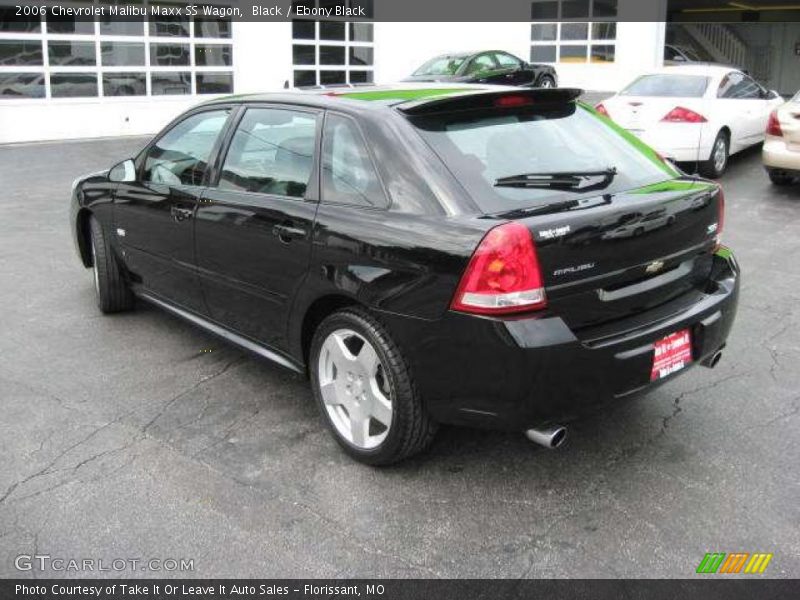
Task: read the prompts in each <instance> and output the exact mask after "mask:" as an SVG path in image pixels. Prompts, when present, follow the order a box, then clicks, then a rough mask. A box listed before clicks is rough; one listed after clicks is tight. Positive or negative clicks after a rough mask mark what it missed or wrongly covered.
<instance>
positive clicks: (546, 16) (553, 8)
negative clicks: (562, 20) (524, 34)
mask: <svg viewBox="0 0 800 600" xmlns="http://www.w3.org/2000/svg"><path fill="white" fill-rule="evenodd" d="M555 19H558V2H554V1H553V0H544V1H543V0H535V1H534V2H531V21H553V20H555Z"/></svg>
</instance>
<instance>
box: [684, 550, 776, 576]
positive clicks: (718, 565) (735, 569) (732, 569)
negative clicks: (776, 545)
mask: <svg viewBox="0 0 800 600" xmlns="http://www.w3.org/2000/svg"><path fill="white" fill-rule="evenodd" d="M771 560H772V554H771V553H769V554H767V553H765V552H757V553H755V554H750V553H749V552H732V553H730V554H726V553H725V552H709V553H707V554H706V555H705V556H704V557H703V560H701V561H700V564H699V565H697V572H698V573H753V574H755V573H763V572H764V571H766V570H767V565H768V564H769V561H771Z"/></svg>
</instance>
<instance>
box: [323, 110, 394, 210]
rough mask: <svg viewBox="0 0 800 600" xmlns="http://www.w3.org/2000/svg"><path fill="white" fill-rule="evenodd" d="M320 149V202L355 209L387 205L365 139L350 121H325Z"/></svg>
mask: <svg viewBox="0 0 800 600" xmlns="http://www.w3.org/2000/svg"><path fill="white" fill-rule="evenodd" d="M323 139H324V143H323V147H322V201H323V202H331V203H336V204H351V205H354V206H378V207H382V208H385V207H386V206H387V204H388V203H387V202H386V196H385V194H384V193H383V188H382V187H381V184H380V180H379V179H378V174H377V173H376V172H375V165H374V164H373V163H372V160H371V159H370V156H369V152H368V151H367V146H366V144H365V143H364V138H363V137H362V136H361V134H360V132H359V131H358V128H357V127H356V126H355V124H354V123H353V122H352V121H351V120H350V119H346V118H343V117H339V116H337V115H329V116H328V117H327V118H326V119H325V134H324V136H323Z"/></svg>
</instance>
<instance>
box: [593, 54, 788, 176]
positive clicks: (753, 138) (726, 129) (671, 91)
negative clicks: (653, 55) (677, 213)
mask: <svg viewBox="0 0 800 600" xmlns="http://www.w3.org/2000/svg"><path fill="white" fill-rule="evenodd" d="M781 104H783V99H782V98H781V97H780V95H779V94H778V93H777V92H771V91H768V90H767V89H765V88H764V87H763V86H761V85H760V84H759V83H757V82H756V81H755V80H753V79H752V78H751V77H749V76H748V75H746V74H745V73H742V72H741V71H737V70H736V69H732V68H730V67H721V66H717V65H686V66H680V67H665V68H663V69H659V70H657V71H653V72H650V73H646V74H644V75H641V76H640V77H638V78H637V79H635V80H634V81H633V82H632V83H631V84H629V85H628V86H627V87H626V88H625V89H623V90H622V91H621V92H619V93H618V94H615V95H614V96H612V97H611V98H608V99H607V100H604V101H603V102H602V103H601V104H598V105H597V107H596V108H597V110H598V112H600V113H603V114H605V115H606V116H608V117H609V118H611V119H613V120H614V121H615V122H616V123H617V124H618V125H620V126H622V127H624V128H625V129H627V130H629V131H630V132H631V133H634V134H636V135H637V136H639V137H640V138H641V139H642V140H643V141H644V142H645V143H647V144H648V145H650V146H652V147H653V148H654V149H655V150H657V151H658V152H659V153H661V154H662V155H663V156H665V157H666V158H670V159H672V160H674V161H676V162H697V163H698V166H699V170H700V173H701V174H703V175H705V176H706V177H714V178H715V177H719V176H720V175H722V173H723V172H724V171H725V168H726V167H727V166H728V157H729V156H730V155H731V154H734V153H736V152H739V151H740V150H744V149H745V148H747V147H749V146H752V145H754V144H758V143H759V142H762V141H764V132H765V130H766V127H767V121H768V119H769V115H770V113H771V112H772V111H773V110H774V109H775V108H776V107H778V106H780V105H781Z"/></svg>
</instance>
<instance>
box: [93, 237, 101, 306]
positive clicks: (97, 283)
mask: <svg viewBox="0 0 800 600" xmlns="http://www.w3.org/2000/svg"><path fill="white" fill-rule="evenodd" d="M92 272H93V274H94V291H95V292H97V293H98V294H100V274H99V273H98V271H97V250H95V247H94V241H92Z"/></svg>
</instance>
